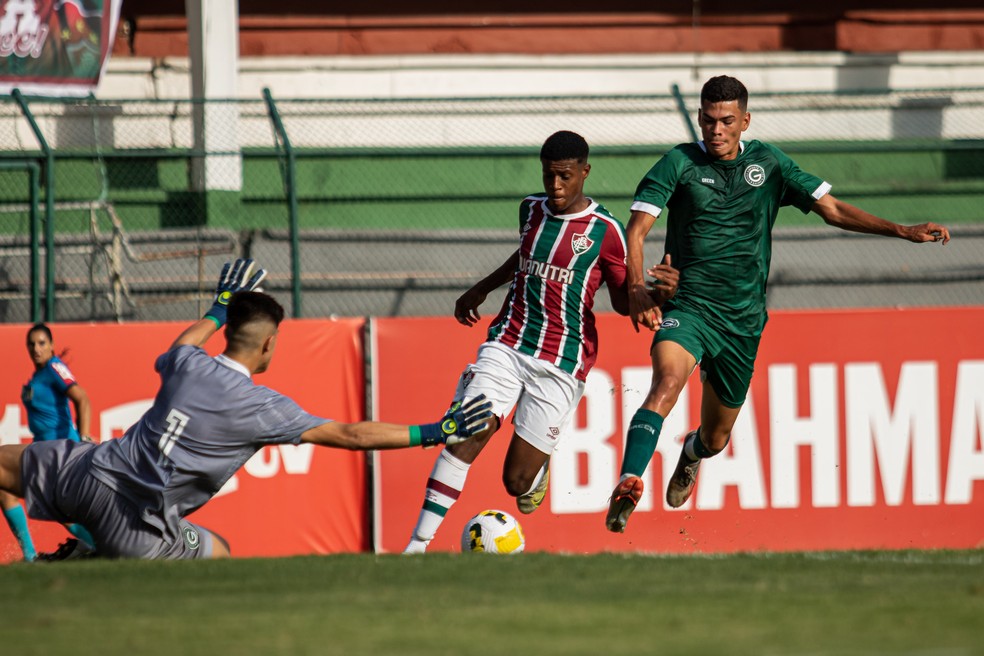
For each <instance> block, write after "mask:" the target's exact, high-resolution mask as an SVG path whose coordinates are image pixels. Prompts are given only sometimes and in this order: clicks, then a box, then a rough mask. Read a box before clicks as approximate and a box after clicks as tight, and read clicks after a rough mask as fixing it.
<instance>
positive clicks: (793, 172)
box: [632, 141, 830, 336]
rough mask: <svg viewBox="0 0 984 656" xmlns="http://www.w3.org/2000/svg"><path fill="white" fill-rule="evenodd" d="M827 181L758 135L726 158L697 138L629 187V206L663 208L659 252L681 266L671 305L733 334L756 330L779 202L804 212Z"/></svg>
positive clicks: (763, 314)
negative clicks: (713, 155) (663, 242)
mask: <svg viewBox="0 0 984 656" xmlns="http://www.w3.org/2000/svg"><path fill="white" fill-rule="evenodd" d="M828 191H830V185H829V184H827V183H826V182H824V181H823V180H821V179H820V178H817V177H816V176H813V175H810V174H809V173H804V172H803V171H801V170H800V168H799V167H798V166H796V163H795V162H793V160H791V159H790V158H789V157H788V156H786V154H785V153H783V152H782V151H781V150H779V149H778V148H776V147H775V146H770V145H769V144H765V143H762V142H760V141H751V142H748V143H742V150H741V152H740V153H739V154H738V156H737V157H736V158H735V159H733V160H717V159H713V158H711V157H708V155H707V153H706V151H705V149H704V144H703V143H702V142H701V143H688V144H680V145H679V146H677V147H676V148H674V149H673V150H671V151H670V152H668V153H667V154H666V155H665V156H663V157H662V158H661V159H660V160H659V161H658V162H656V164H655V165H654V166H653V168H652V169H650V170H649V173H647V174H646V177H644V178H643V179H642V182H640V183H639V187H638V188H637V189H636V193H635V201H634V202H633V203H632V209H633V210H638V211H642V212H646V213H648V214H652V215H653V216H659V214H660V212H661V211H662V210H663V209H664V208H665V209H666V210H667V211H668V212H669V216H668V217H667V221H666V252H667V253H669V254H670V255H671V256H672V258H673V266H674V267H676V268H677V269H679V270H680V286H679V289H678V290H677V294H676V296H675V297H674V298H673V300H672V301H671V305H673V306H675V307H679V308H680V309H683V310H687V311H690V312H696V313H697V314H699V315H700V316H702V317H703V318H704V319H705V321H707V322H708V323H709V324H711V325H713V326H715V327H717V328H718V329H720V330H724V331H726V332H730V333H733V334H738V335H748V336H757V335H761V334H762V328H764V327H765V322H766V319H767V313H766V309H765V285H766V281H767V279H768V277H769V264H770V262H771V260H772V226H773V225H774V224H775V221H776V215H777V214H778V213H779V208H780V207H781V206H783V205H793V206H795V207H797V208H799V209H800V211H802V212H803V213H804V214H805V213H807V212H809V211H810V208H811V207H812V206H813V203H814V202H815V201H816V200H818V199H820V198H821V197H822V196H823V195H824V194H826V193H827V192H828Z"/></svg>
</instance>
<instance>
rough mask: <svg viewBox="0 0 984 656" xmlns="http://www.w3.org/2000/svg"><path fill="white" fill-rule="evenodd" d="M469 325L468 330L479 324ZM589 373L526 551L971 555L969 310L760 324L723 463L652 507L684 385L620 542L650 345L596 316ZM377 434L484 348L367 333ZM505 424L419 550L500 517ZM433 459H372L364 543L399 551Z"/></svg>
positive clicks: (980, 383)
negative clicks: (477, 516)
mask: <svg viewBox="0 0 984 656" xmlns="http://www.w3.org/2000/svg"><path fill="white" fill-rule="evenodd" d="M483 326H484V322H483ZM598 328H599V334H600V336H601V345H600V349H599V351H600V352H599V358H598V364H597V366H596V368H595V370H594V371H593V372H592V375H591V377H590V378H589V380H588V385H587V388H586V393H585V398H584V399H583V401H582V403H581V407H580V408H579V412H578V416H577V418H576V419H575V421H574V424H573V425H572V426H571V427H569V428H568V429H567V431H566V433H565V436H564V439H563V440H562V442H561V447H560V448H559V449H558V451H557V452H556V453H555V454H554V457H553V458H552V460H551V481H550V484H551V489H550V492H549V495H548V501H547V502H546V503H545V504H544V506H543V507H541V508H540V509H539V510H538V511H537V512H536V513H535V514H533V515H530V516H519V519H520V521H521V523H522V524H523V527H524V529H525V532H526V537H527V549H528V550H534V551H536V550H548V551H559V552H565V551H566V552H597V551H605V550H612V551H630V550H632V551H636V550H638V551H654V552H733V551H742V550H800V549H804V550H819V549H853V548H909V547H912V548H934V547H974V546H977V545H979V544H981V542H982V540H984V524H982V522H981V517H984V446H982V441H984V340H982V339H981V334H982V329H984V308H953V309H921V310H879V311H825V312H776V313H773V317H772V320H771V321H770V323H769V326H768V328H767V329H766V331H765V336H764V338H763V343H762V347H761V350H760V354H759V358H758V362H757V367H756V373H755V377H754V379H753V382H752V388H751V392H750V396H749V400H748V402H747V403H746V405H745V408H744V409H743V411H742V413H741V415H740V417H739V420H738V424H737V426H736V428H735V431H734V435H733V439H732V442H731V444H730V445H729V447H728V449H727V450H726V451H725V452H724V453H722V454H720V455H719V456H717V457H715V458H713V459H711V460H708V461H707V462H705V463H704V465H703V466H702V467H701V473H700V478H699V480H698V485H697V489H696V491H695V493H694V498H693V499H691V501H690V507H685V508H683V509H680V510H670V509H668V508H666V507H665V506H664V504H663V502H662V496H663V490H664V489H665V481H666V479H667V477H668V476H669V474H670V473H671V472H672V470H673V467H674V466H675V464H676V459H677V454H678V453H679V448H680V442H679V439H680V438H681V437H682V435H683V434H685V433H686V432H687V431H688V430H690V429H692V428H693V427H695V426H696V425H697V423H698V417H699V403H700V384H699V382H698V380H697V376H696V374H695V375H694V376H693V377H692V379H691V381H690V384H689V386H688V387H687V390H686V391H685V393H684V395H683V396H682V397H681V399H680V402H679V403H678V406H677V408H676V409H675V410H674V412H672V413H671V414H670V416H669V417H667V420H666V423H665V425H664V431H663V435H662V438H661V440H660V444H659V447H658V450H657V454H656V455H655V456H654V458H653V462H652V464H651V465H650V468H649V470H648V471H647V473H646V494H645V495H644V497H643V499H642V501H641V502H640V505H639V508H638V509H637V511H636V512H635V514H634V515H633V516H632V520H631V521H630V523H629V527H628V530H627V532H626V533H625V534H624V535H613V534H611V533H608V532H607V531H606V530H605V529H604V513H605V510H606V508H607V503H608V495H609V494H610V493H611V490H612V488H613V487H614V485H615V483H616V480H617V476H618V467H619V465H620V463H621V452H622V444H623V439H624V438H623V436H624V427H625V424H626V422H627V421H628V419H629V418H631V415H632V413H633V412H634V411H635V409H636V408H637V407H638V405H639V403H640V402H641V400H642V398H643V395H644V394H645V390H646V389H647V388H648V386H649V380H650V370H649V363H648V349H649V341H650V335H647V334H640V335H636V334H635V333H633V331H632V328H631V325H630V324H629V322H628V320H626V319H624V318H621V317H617V316H615V315H607V316H603V317H600V318H599V322H598ZM372 333H373V335H374V340H375V343H374V349H375V351H374V352H375V359H374V361H375V366H376V371H375V379H374V381H375V384H374V391H375V394H376V398H375V401H374V405H375V413H376V415H375V416H376V417H377V418H378V419H380V420H383V421H401V422H402V421H413V420H415V419H419V418H420V416H421V415H428V414H433V413H434V412H440V411H441V410H442V409H444V408H445V407H446V406H447V404H448V401H449V400H450V396H451V394H452V393H453V391H454V386H455V382H456V380H457V376H458V374H459V373H460V371H461V369H462V367H463V366H464V364H465V363H466V362H470V361H472V359H473V358H474V356H475V350H476V348H477V346H478V345H479V343H480V342H481V341H482V340H483V339H484V328H475V329H472V330H468V329H465V328H463V327H461V326H459V325H458V324H457V323H455V322H454V321H453V320H451V319H419V320H391V319H378V320H376V321H374V325H373V331H372ZM510 428H511V427H510V426H509V425H508V424H507V426H505V427H504V428H503V429H502V430H500V432H499V434H497V435H496V436H495V437H494V438H493V440H492V442H491V443H490V445H489V446H488V447H487V449H486V452H485V453H483V454H482V456H481V457H480V458H479V460H478V461H477V462H476V464H475V465H473V467H472V469H471V472H470V474H469V478H468V484H467V486H466V488H465V491H464V492H463V494H462V495H461V498H460V499H459V501H458V503H457V504H456V505H455V506H454V507H453V508H452V510H451V511H450V512H449V513H448V515H447V518H446V520H445V522H444V525H443V526H442V528H441V531H440V532H439V533H438V536H437V537H436V538H435V540H434V542H433V543H432V547H431V548H432V549H435V550H458V549H459V547H458V544H459V536H460V532H461V529H462V527H463V525H464V522H465V521H466V520H467V519H468V517H470V516H471V515H472V514H474V513H475V512H477V511H479V510H482V509H484V508H501V509H504V510H507V511H510V512H513V513H514V514H516V511H515V504H514V502H513V500H512V498H511V497H509V496H508V495H506V493H505V492H504V490H503V486H502V483H501V481H500V474H501V467H502V462H503V457H504V454H505V447H506V444H507V441H508V438H509V435H510V434H511V430H510ZM436 456H437V451H435V450H432V451H424V452H418V451H406V452H392V451H391V452H386V453H382V454H379V456H378V462H377V464H378V468H377V470H376V474H377V477H378V479H377V482H376V485H377V498H376V522H377V526H376V531H377V535H376V542H377V545H376V546H377V549H378V550H380V551H389V552H394V551H399V550H401V549H402V548H403V546H404V545H405V544H406V541H407V539H408V537H409V535H410V531H411V530H412V527H413V525H414V523H415V521H416V517H417V514H418V511H419V509H420V506H421V503H422V500H423V491H424V483H425V481H426V479H427V476H428V474H429V472H430V469H431V466H432V465H433V461H434V458H435V457H436Z"/></svg>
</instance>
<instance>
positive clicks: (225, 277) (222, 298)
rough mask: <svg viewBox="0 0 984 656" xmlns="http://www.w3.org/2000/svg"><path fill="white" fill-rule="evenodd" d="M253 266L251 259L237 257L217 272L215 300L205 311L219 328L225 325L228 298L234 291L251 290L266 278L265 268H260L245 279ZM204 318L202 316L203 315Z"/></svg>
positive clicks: (230, 297)
mask: <svg viewBox="0 0 984 656" xmlns="http://www.w3.org/2000/svg"><path fill="white" fill-rule="evenodd" d="M252 268H253V260H251V259H250V260H245V259H243V258H239V259H238V260H236V262H235V263H232V262H226V263H225V266H223V267H222V273H220V274H219V284H218V286H216V288H215V302H214V303H213V304H212V307H211V308H209V311H208V312H206V313H205V317H208V318H209V319H211V320H212V321H214V322H215V325H216V326H217V327H219V328H221V327H222V326H224V325H225V322H226V314H227V312H228V309H229V300H230V299H232V295H233V294H235V293H236V292H251V291H253V290H254V289H256V288H257V287H258V286H259V284H260V283H261V282H262V281H263V279H264V278H266V274H267V272H266V269H260V270H259V271H257V272H256V273H254V274H253V277H252V278H249V280H246V279H247V276H249V272H250V271H251V270H252ZM244 280H246V282H243V281H244ZM203 318H204V317H203Z"/></svg>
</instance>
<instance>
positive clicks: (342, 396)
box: [0, 319, 369, 562]
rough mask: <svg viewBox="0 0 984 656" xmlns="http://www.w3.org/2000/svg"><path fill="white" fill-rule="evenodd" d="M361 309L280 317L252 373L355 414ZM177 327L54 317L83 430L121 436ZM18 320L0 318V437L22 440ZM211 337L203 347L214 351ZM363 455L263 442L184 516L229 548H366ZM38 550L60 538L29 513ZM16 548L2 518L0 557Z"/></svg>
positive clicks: (326, 408) (316, 409) (352, 417)
mask: <svg viewBox="0 0 984 656" xmlns="http://www.w3.org/2000/svg"><path fill="white" fill-rule="evenodd" d="M363 325H364V321H363V320H362V319H342V320H337V321H330V320H288V321H285V322H284V323H283V324H282V325H281V328H280V336H279V338H278V342H277V351H276V354H275V356H274V358H273V362H272V364H271V366H270V370H269V371H267V372H266V373H263V374H260V375H258V376H257V377H256V383H257V384H259V385H265V386H267V387H270V388H272V389H275V390H277V391H279V392H281V393H283V394H286V395H288V396H290V397H291V398H293V399H294V400H295V401H297V402H298V403H299V404H300V405H301V407H303V408H305V409H306V410H307V411H308V412H311V413H312V414H315V415H318V416H321V417H326V418H331V419H336V420H338V421H346V422H350V421H359V420H361V419H362V418H363V417H364V392H363V390H364V385H365V383H364V374H363V355H362V329H363ZM185 327H186V324H178V323H145V324H128V325H116V324H101V325H95V324H52V325H51V329H52V332H53V333H54V344H55V352H56V353H60V352H61V351H62V350H63V349H68V352H67V354H66V355H65V356H64V360H65V362H66V363H67V364H68V366H69V368H70V369H71V371H72V373H73V374H74V375H75V377H76V379H77V380H78V381H79V384H80V385H81V386H82V387H83V388H84V389H85V390H86V392H87V394H88V396H89V399H90V401H91V403H92V427H91V429H92V433H93V435H94V436H95V437H97V438H99V439H100V441H102V440H107V439H111V438H114V437H119V436H120V435H122V434H123V432H124V431H125V430H126V429H127V427H129V426H130V425H131V424H133V423H134V422H135V421H136V420H137V419H139V418H140V416H141V415H142V414H143V412H144V411H145V410H146V409H147V408H148V407H149V406H150V404H151V403H152V402H153V399H154V395H155V394H156V393H157V389H158V386H159V384H160V378H159V376H158V375H157V373H156V372H155V371H154V360H155V359H156V358H157V356H158V355H159V354H160V353H162V352H163V351H165V350H166V349H167V348H168V346H170V344H171V342H173V341H174V339H175V337H177V336H178V334H179V333H180V332H181V331H182V330H183V329H184V328H185ZM27 330H28V326H27V325H6V326H0V361H2V362H4V375H3V376H2V377H0V443H3V444H16V443H28V442H30V439H31V434H30V431H29V430H28V428H27V416H26V412H25V410H24V407H23V405H22V404H21V400H20V393H21V386H22V385H23V384H24V383H25V382H27V380H28V379H29V378H30V376H31V375H32V374H33V372H34V368H33V365H32V364H31V361H30V360H29V359H28V355H27V351H26V349H25V338H26V336H27ZM223 345H224V340H223V338H222V336H221V335H215V336H214V337H213V338H212V339H211V340H210V342H209V344H208V345H207V350H208V352H209V353H212V354H215V353H218V352H220V351H221V349H222V347H223ZM366 503H367V501H366V479H365V454H363V453H359V452H350V451H343V450H340V449H325V448H316V447H314V446H313V445H310V444H307V445H300V446H292V445H286V446H284V445H281V446H268V447H265V448H263V449H261V450H260V452H259V453H257V454H256V456H254V457H253V458H252V459H251V460H249V461H248V462H247V463H246V464H245V466H244V467H243V468H242V469H240V470H239V471H238V472H237V473H236V474H235V475H234V476H233V478H232V479H230V481H229V482H228V483H227V484H226V486H225V487H224V488H223V489H222V491H221V492H220V493H219V495H218V496H217V497H215V498H214V499H213V500H212V501H210V502H209V503H208V504H207V505H206V506H205V507H204V508H202V509H201V510H199V511H198V512H196V513H195V514H193V515H192V516H191V519H192V521H194V522H196V523H199V524H201V525H203V526H205V527H207V528H211V529H213V530H215V531H216V532H217V533H219V534H220V535H222V536H223V537H225V538H226V539H227V540H229V542H230V544H231V545H232V551H233V554H234V555H236V556H279V555H290V554H306V553H334V552H352V551H364V550H366V549H368V548H369V537H368V534H367V530H366ZM30 525H31V531H32V533H33V534H34V540H35V543H36V545H37V547H38V549H39V550H41V551H48V550H51V549H53V548H54V547H55V546H57V544H58V542H59V541H60V540H62V539H64V538H65V537H67V533H66V531H65V529H63V528H62V527H61V526H58V525H57V524H53V523H51V522H35V521H31V522H30ZM19 557H20V550H19V549H18V547H17V545H16V543H15V542H14V540H13V538H12V536H11V534H10V531H9V530H7V527H6V525H3V524H0V562H7V561H10V560H15V559H18V558H19Z"/></svg>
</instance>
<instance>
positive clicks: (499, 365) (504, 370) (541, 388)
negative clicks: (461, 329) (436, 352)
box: [454, 342, 584, 455]
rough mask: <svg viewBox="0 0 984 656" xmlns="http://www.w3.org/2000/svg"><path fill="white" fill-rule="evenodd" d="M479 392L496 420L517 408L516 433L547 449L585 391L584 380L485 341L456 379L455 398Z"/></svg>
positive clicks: (553, 446)
mask: <svg viewBox="0 0 984 656" xmlns="http://www.w3.org/2000/svg"><path fill="white" fill-rule="evenodd" d="M479 394H484V395H485V396H486V397H488V399H489V400H490V401H491V402H492V412H494V413H495V414H496V415H497V416H498V417H499V422H500V423H502V421H503V420H505V418H506V416H508V415H509V413H510V412H512V410H513V408H516V416H515V417H514V418H513V424H515V426H516V434H517V435H519V437H521V438H522V439H523V440H525V441H526V442H529V443H530V444H531V445H532V446H534V447H535V448H536V449H538V450H540V451H542V452H543V453H546V454H547V455H550V454H551V453H553V451H554V449H555V448H557V442H558V441H560V433H561V431H562V430H563V429H564V428H565V427H566V426H567V424H568V422H569V421H570V420H571V417H572V416H573V415H574V411H575V410H576V409H577V404H578V402H579V401H580V400H581V395H582V394H584V382H582V381H580V380H578V379H577V378H575V377H574V376H572V375H571V374H569V373H567V372H566V371H563V370H562V369H560V368H559V367H557V366H555V365H553V364H551V363H549V362H547V361H545V360H538V359H536V358H534V357H531V356H529V355H526V354H525V353H520V352H519V351H516V350H513V349H511V348H509V347H508V346H503V345H502V344H499V343H498V342H486V343H485V344H482V345H481V346H480V347H479V349H478V358H477V359H476V360H475V364H470V365H468V366H467V367H465V370H464V372H463V373H462V374H461V378H459V379H458V388H457V389H456V390H455V392H454V400H455V401H463V400H465V399H466V398H467V399H471V398H474V397H476V396H478V395H479Z"/></svg>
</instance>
